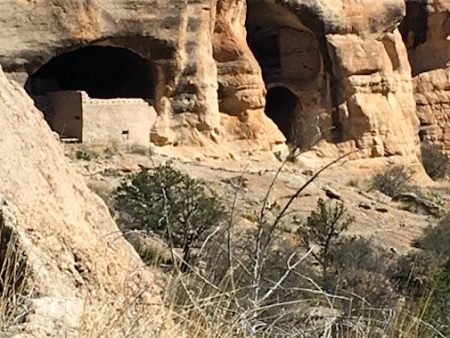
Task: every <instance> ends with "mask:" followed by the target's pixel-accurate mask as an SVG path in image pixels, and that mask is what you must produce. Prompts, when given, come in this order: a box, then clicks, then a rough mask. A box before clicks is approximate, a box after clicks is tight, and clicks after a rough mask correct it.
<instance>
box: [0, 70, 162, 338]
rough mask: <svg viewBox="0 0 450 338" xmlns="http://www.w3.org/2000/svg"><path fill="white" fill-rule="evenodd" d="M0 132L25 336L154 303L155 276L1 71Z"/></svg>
mask: <svg viewBox="0 0 450 338" xmlns="http://www.w3.org/2000/svg"><path fill="white" fill-rule="evenodd" d="M0 129H1V131H2V132H1V133H0V194H1V195H2V196H3V198H4V199H5V200H6V204H2V205H0V213H3V215H4V218H5V220H6V223H7V226H9V227H11V228H12V229H13V231H14V233H15V234H16V236H17V237H18V240H19V244H20V248H21V250H23V252H24V254H25V255H26V260H27V265H28V266H29V269H30V273H31V276H30V285H31V286H32V288H33V289H34V293H33V295H34V298H35V299H33V300H32V304H33V311H32V312H31V314H30V316H31V317H30V318H29V322H28V324H27V326H26V327H25V332H28V333H32V334H33V337H41V336H55V337H62V336H69V337H70V336H73V335H75V334H76V329H77V325H86V323H82V321H83V320H85V319H87V318H90V316H92V315H93V316H94V319H95V316H101V315H100V314H99V312H101V309H100V308H99V306H100V307H103V310H105V311H107V312H108V313H110V314H114V311H115V309H116V307H117V306H120V304H121V303H122V302H124V303H125V302H126V301H127V299H128V300H129V299H130V298H129V297H132V298H131V299H134V297H137V298H136V300H137V302H138V303H140V304H141V303H142V302H144V300H146V302H148V303H149V302H153V301H157V300H158V295H157V287H156V284H155V282H154V279H153V276H152V275H151V274H150V273H149V272H148V270H146V268H145V267H144V266H143V264H142V262H141V260H140V259H139V257H138V256H137V254H136V252H135V251H134V250H133V249H132V247H131V246H130V245H129V244H128V243H127V242H126V241H125V239H123V237H121V235H120V232H119V230H118V228H117V226H116V225H115V223H114V221H113V220H112V218H111V216H110V215H109V212H108V209H107V207H106V205H105V204H104V203H103V201H102V200H101V199H100V198H99V197H98V196H96V195H95V194H93V193H92V192H91V191H90V190H89V189H88V188H87V187H86V185H85V183H84V181H83V178H82V177H79V176H78V175H76V174H74V172H73V169H72V168H71V167H70V165H69V164H68V162H67V161H66V160H65V158H64V154H63V150H62V147H61V145H60V144H58V141H57V140H56V138H55V137H54V135H53V134H52V132H51V130H50V128H49V127H48V125H47V124H46V122H45V121H44V119H43V116H42V113H41V112H39V111H38V110H37V109H36V108H34V107H33V102H32V100H31V99H30V98H29V97H28V96H27V95H26V93H25V92H24V90H23V89H22V88H20V87H19V85H17V84H14V83H10V82H9V81H8V80H7V79H6V77H5V75H4V73H3V72H2V71H1V68H0ZM89 304H92V306H91V305H89ZM99 304H100V305H99ZM144 305H145V303H144ZM127 306H129V305H127ZM144 308H145V307H144ZM147 310H149V311H152V308H151V306H150V305H148V306H147ZM86 311H87V312H86ZM158 311H162V308H159V309H158ZM97 312H98V313H97ZM96 313H97V314H96ZM85 316H87V317H85ZM83 318H84V319H83ZM91 319H92V318H90V319H89V320H91ZM97 319H99V318H97ZM154 320H155V325H156V321H157V320H156V319H154ZM103 324H104V323H103ZM123 324H125V325H126V321H125V320H123ZM151 329H152V328H151V327H150V328H149V330H151ZM149 332H151V331H149ZM81 335H83V334H81ZM77 336H78V335H77Z"/></svg>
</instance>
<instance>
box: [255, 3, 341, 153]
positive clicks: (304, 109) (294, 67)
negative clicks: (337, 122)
mask: <svg viewBox="0 0 450 338" xmlns="http://www.w3.org/2000/svg"><path fill="white" fill-rule="evenodd" d="M274 14H276V15H274ZM246 28H247V42H248V44H249V47H250V49H251V50H252V52H253V54H254V56H255V58H256V60H257V61H258V63H259V65H260V67H261V70H262V76H263V80H264V83H265V85H266V90H267V94H266V108H265V112H266V115H267V116H268V117H270V118H271V119H272V120H273V121H274V122H275V123H276V124H277V126H278V128H279V129H280V130H281V131H282V132H283V134H284V136H285V137H286V140H287V142H288V143H290V144H295V145H298V146H300V147H302V148H308V147H310V146H311V145H312V144H314V143H315V142H316V141H317V140H318V139H320V138H323V137H324V136H326V134H327V133H329V129H331V128H330V125H331V124H332V122H331V113H328V114H323V113H322V112H324V111H327V112H330V111H331V109H330V103H329V101H330V100H329V97H328V96H329V94H328V90H327V89H326V88H327V87H328V80H327V79H326V75H325V74H324V71H323V65H322V63H323V62H322V56H321V53H320V50H319V43H318V41H317V39H316V37H315V36H314V34H313V33H312V32H311V31H309V30H308V28H306V27H305V26H304V25H303V24H302V23H301V21H300V20H299V19H298V18H297V17H295V16H293V15H292V14H291V13H289V12H288V11H286V10H285V9H283V8H281V7H279V6H277V5H274V4H271V3H269V2H265V1H249V3H248V13H247V20H246ZM305 126H308V127H307V128H306V127H305Z"/></svg>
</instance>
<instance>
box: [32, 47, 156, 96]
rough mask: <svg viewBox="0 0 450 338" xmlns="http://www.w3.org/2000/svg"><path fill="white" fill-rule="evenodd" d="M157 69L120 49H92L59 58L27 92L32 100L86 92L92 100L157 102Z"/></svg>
mask: <svg viewBox="0 0 450 338" xmlns="http://www.w3.org/2000/svg"><path fill="white" fill-rule="evenodd" d="M156 85H157V69H156V66H155V65H154V64H153V63H152V62H150V61H148V60H146V59H144V58H143V57H141V56H139V55H137V54H136V53H134V52H132V51H130V50H128V49H125V48H119V47H102V46H88V47H82V48H79V49H77V50H75V51H72V52H68V53H65V54H61V55H58V56H55V57H54V58H53V59H51V60H50V61H49V62H48V63H47V64H45V65H43V66H42V67H41V68H39V69H38V70H37V71H36V72H35V73H34V74H32V75H31V76H30V77H29V79H28V81H27V83H26V85H25V88H26V90H27V91H28V93H29V94H30V95H31V96H32V97H36V96H44V95H46V94H47V93H50V92H56V91H64V90H83V91H85V92H87V94H88V95H89V96H90V97H92V98H101V99H110V98H143V99H154V97H155V88H156Z"/></svg>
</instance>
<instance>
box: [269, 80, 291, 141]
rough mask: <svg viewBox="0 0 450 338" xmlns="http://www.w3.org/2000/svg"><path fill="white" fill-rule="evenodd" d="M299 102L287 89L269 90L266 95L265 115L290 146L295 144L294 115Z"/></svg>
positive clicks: (275, 88)
mask: <svg viewBox="0 0 450 338" xmlns="http://www.w3.org/2000/svg"><path fill="white" fill-rule="evenodd" d="M298 106H299V102H298V98H297V96H295V95H294V93H292V92H291V91H290V90H289V89H288V88H286V87H282V86H278V87H273V88H270V89H269V90H268V91H267V95H266V107H265V113H266V115H267V116H268V117H269V118H271V119H272V121H273V122H275V124H276V125H277V126H278V128H279V129H280V131H281V132H282V133H283V134H284V136H285V137H286V140H287V142H288V143H290V144H294V143H295V142H296V138H297V135H296V132H295V130H296V128H295V126H296V113H297V110H298V108H299V107H298Z"/></svg>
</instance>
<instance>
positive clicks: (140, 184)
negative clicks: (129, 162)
mask: <svg viewBox="0 0 450 338" xmlns="http://www.w3.org/2000/svg"><path fill="white" fill-rule="evenodd" d="M113 196H114V207H115V209H116V211H118V214H119V220H118V221H119V224H120V225H121V226H122V227H123V228H126V229H138V230H145V231H148V232H154V233H155V234H157V235H160V236H161V237H163V238H164V239H165V241H166V243H167V244H168V246H169V247H171V248H182V249H183V265H182V270H183V271H185V270H186V269H187V267H188V265H189V262H190V256H191V249H192V248H193V247H195V246H197V245H198V244H201V242H202V241H203V240H204V236H205V234H207V233H208V232H209V231H210V230H211V229H212V228H213V227H216V226H219V225H220V224H221V222H222V221H224V219H225V218H226V215H227V212H226V210H225V207H224V206H223V205H222V203H221V202H220V200H219V199H218V198H217V197H216V196H214V195H213V196H208V195H207V194H206V191H205V186H204V185H203V184H202V183H200V182H199V181H198V180H196V179H193V178H191V177H189V175H187V174H184V173H182V172H180V171H178V170H176V169H174V168H173V167H172V166H171V164H170V163H169V164H164V165H160V166H158V167H157V168H156V169H155V171H154V172H153V173H150V172H149V171H147V170H145V169H141V170H140V171H139V172H138V173H136V174H133V175H131V176H129V177H128V178H127V179H126V180H125V181H124V182H123V183H122V184H121V185H120V186H119V187H118V188H117V189H116V190H115V192H114V194H113Z"/></svg>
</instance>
